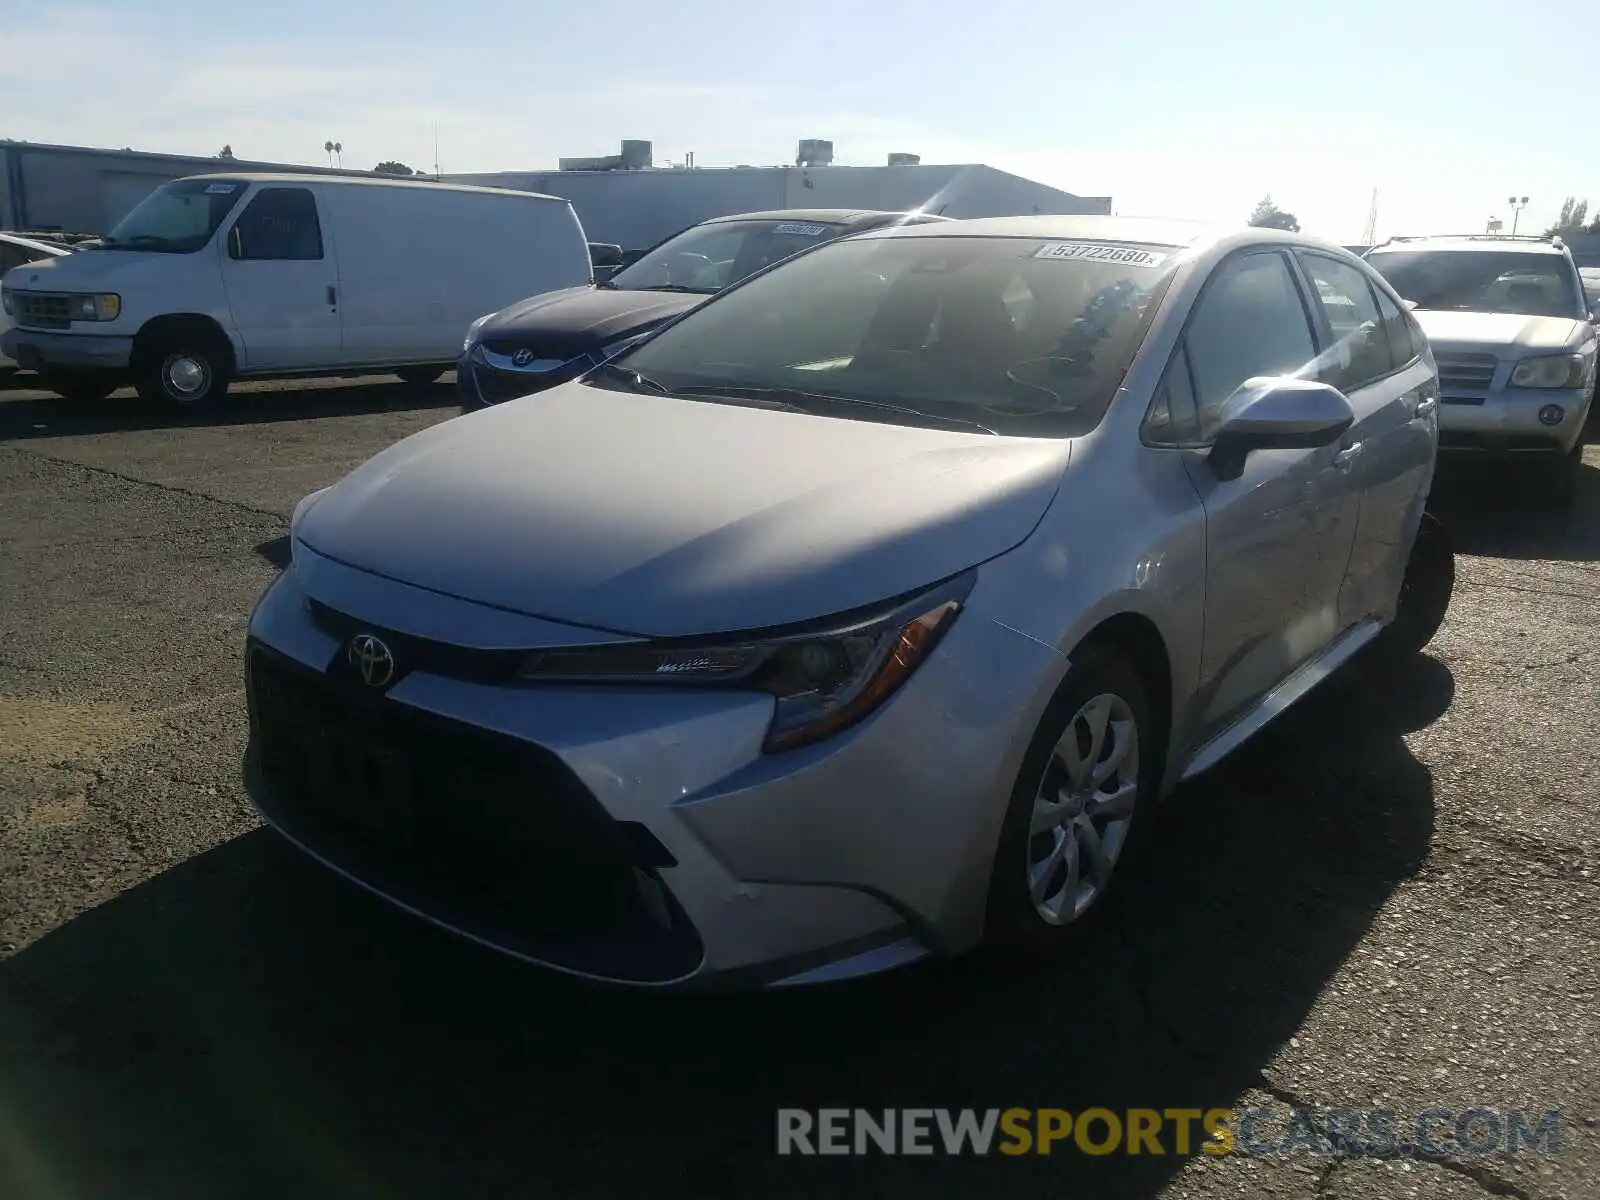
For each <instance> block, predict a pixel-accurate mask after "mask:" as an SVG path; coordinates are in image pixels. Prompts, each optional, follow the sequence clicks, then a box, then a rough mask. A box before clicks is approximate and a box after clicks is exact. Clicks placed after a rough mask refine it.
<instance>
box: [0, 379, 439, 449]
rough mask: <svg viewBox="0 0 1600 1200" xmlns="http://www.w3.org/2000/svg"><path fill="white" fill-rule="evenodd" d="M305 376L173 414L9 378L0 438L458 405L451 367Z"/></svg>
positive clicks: (127, 395) (122, 394)
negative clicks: (430, 373)
mask: <svg viewBox="0 0 1600 1200" xmlns="http://www.w3.org/2000/svg"><path fill="white" fill-rule="evenodd" d="M21 379H23V380H26V379H28V377H27V376H22V377H21ZM305 382H306V383H307V384H309V385H310V386H292V385H291V386H271V387H269V386H252V385H248V384H245V385H241V386H240V389H239V390H236V391H232V392H229V393H228V394H227V395H226V396H224V397H223V398H222V399H221V400H220V401H218V402H217V403H216V404H214V405H208V406H207V407H205V408H203V409H201V410H199V411H196V412H180V413H173V412H166V411H163V410H161V409H160V408H157V407H153V406H151V405H147V404H144V403H143V402H141V401H140V400H139V398H138V397H137V396H135V395H134V394H133V392H131V391H128V390H123V391H119V392H115V393H113V394H112V395H111V396H109V397H107V398H106V399H104V400H99V401H95V402H93V403H81V402H74V401H67V400H62V399H60V398H59V397H56V396H49V395H42V394H40V393H38V392H37V391H35V390H33V389H31V388H24V387H22V386H20V383H19V381H18V379H16V378H14V379H13V380H12V382H11V386H10V388H9V391H10V393H11V394H10V395H7V394H6V392H7V389H5V388H4V387H3V385H0V440H4V439H16V440H19V441H22V440H28V439H35V438H57V437H78V436H82V435H84V434H101V433H123V432H128V431H132V430H144V429H163V428H167V427H171V426H182V427H205V426H224V425H259V424H264V423H269V422H274V421H307V420H317V419H320V418H327V417H348V416H357V415H361V414H364V413H383V412H406V411H414V410H417V409H436V408H454V409H459V408H460V398H459V397H458V396H457V395H456V391H455V375H454V373H451V374H447V375H445V377H444V378H443V379H442V380H440V381H439V382H438V383H430V384H410V383H403V382H401V381H400V380H398V379H395V378H394V377H393V376H380V377H364V378H361V379H350V380H342V379H319V380H315V381H305ZM35 386H36V381H35ZM18 393H20V394H18Z"/></svg>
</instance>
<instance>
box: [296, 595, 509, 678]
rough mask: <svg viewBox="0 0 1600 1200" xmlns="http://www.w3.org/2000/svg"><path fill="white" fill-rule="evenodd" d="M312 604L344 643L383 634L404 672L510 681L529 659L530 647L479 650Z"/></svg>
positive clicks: (319, 620)
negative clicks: (360, 636) (370, 621)
mask: <svg viewBox="0 0 1600 1200" xmlns="http://www.w3.org/2000/svg"><path fill="white" fill-rule="evenodd" d="M309 605H310V609H311V619H312V620H313V621H315V622H316V623H317V625H318V626H319V627H321V629H322V630H323V632H325V633H327V634H329V635H330V636H332V637H334V638H336V639H338V640H339V642H340V643H347V642H349V640H350V639H351V638H353V637H355V636H356V635H358V634H362V633H370V634H375V635H376V636H378V637H380V638H382V639H383V640H384V642H385V643H386V644H387V645H388V646H389V649H390V650H392V651H393V652H394V656H395V662H396V664H398V666H399V669H400V670H401V671H402V672H404V671H426V672H428V674H430V675H443V676H445V677H446V678H449V679H465V680H468V681H470V682H473V683H490V684H493V683H510V682H512V681H513V680H514V679H516V677H517V672H518V670H519V669H520V668H521V667H522V664H523V663H525V662H526V661H527V659H528V651H526V650H478V649H473V648H471V647H468V646H456V645H452V644H450V643H448V642H437V641H434V640H433V639H431V638H421V637H415V636H413V635H412V634H408V633H397V632H395V631H394V630H392V629H385V628H383V627H382V626H381V625H373V624H370V623H368V622H366V621H362V620H359V619H358V618H356V617H352V616H350V615H349V614H347V613H342V612H340V611H339V610H338V609H335V608H330V607H329V606H328V605H326V604H324V603H322V601H320V600H312V601H310V602H309Z"/></svg>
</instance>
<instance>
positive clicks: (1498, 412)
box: [1439, 387, 1592, 456]
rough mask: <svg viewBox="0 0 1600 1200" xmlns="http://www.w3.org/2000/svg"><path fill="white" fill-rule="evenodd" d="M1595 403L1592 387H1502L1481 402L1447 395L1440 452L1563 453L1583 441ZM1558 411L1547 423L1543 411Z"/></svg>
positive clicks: (1441, 410)
mask: <svg viewBox="0 0 1600 1200" xmlns="http://www.w3.org/2000/svg"><path fill="white" fill-rule="evenodd" d="M1591 402H1592V391H1591V390H1590V389H1581V388H1575V389H1556V388H1510V387H1507V388H1499V389H1496V390H1494V391H1492V392H1490V393H1489V394H1488V395H1487V396H1486V397H1483V398H1481V399H1477V398H1475V399H1472V400H1461V399H1455V398H1452V397H1450V396H1449V395H1448V394H1447V395H1446V396H1445V399H1444V402H1443V403H1442V404H1441V405H1440V406H1439V449H1440V450H1441V451H1442V452H1445V453H1454V454H1461V455H1471V454H1478V455H1497V456H1499V455H1503V456H1515V455H1522V454H1532V455H1539V454H1552V453H1554V454H1564V453H1566V452H1568V451H1570V450H1571V449H1572V447H1573V446H1575V445H1576V444H1577V443H1578V439H1579V438H1580V437H1581V436H1582V433H1583V428H1584V424H1585V422H1586V421H1587V420H1588V417H1589V406H1590V404H1591ZM1550 408H1559V409H1560V410H1561V420H1560V421H1558V422H1557V423H1555V424H1546V423H1545V422H1544V421H1543V420H1541V419H1540V415H1539V414H1540V413H1541V412H1542V411H1544V410H1546V409H1550Z"/></svg>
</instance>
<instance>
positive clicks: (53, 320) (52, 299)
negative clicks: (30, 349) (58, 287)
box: [11, 292, 72, 329]
mask: <svg viewBox="0 0 1600 1200" xmlns="http://www.w3.org/2000/svg"><path fill="white" fill-rule="evenodd" d="M11 304H12V307H13V308H14V309H15V310H16V312H15V315H14V317H13V319H14V320H15V321H16V324H17V327H18V328H19V329H70V328H71V327H72V316H71V313H72V308H71V302H70V301H69V300H68V299H67V297H65V296H46V295H41V294H40V293H38V292H12V293H11Z"/></svg>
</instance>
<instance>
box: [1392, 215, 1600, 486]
mask: <svg viewBox="0 0 1600 1200" xmlns="http://www.w3.org/2000/svg"><path fill="white" fill-rule="evenodd" d="M1366 257H1367V262H1368V263H1369V264H1371V265H1372V266H1374V267H1376V268H1377V269H1378V270H1379V271H1380V272H1381V273H1382V274H1383V275H1384V277H1385V278H1386V279H1388V281H1389V282H1390V284H1392V285H1393V286H1394V289H1395V290H1396V291H1397V292H1399V293H1400V295H1401V296H1403V297H1404V298H1405V299H1406V300H1407V302H1408V303H1409V304H1410V305H1411V306H1412V308H1413V310H1414V313H1415V315H1416V318H1417V321H1418V323H1419V324H1420V325H1421V326H1422V329H1423V331H1424V332H1425V333H1426V334H1427V335H1428V341H1429V343H1430V344H1431V345H1432V347H1433V354H1434V358H1435V359H1436V360H1437V362H1438V364H1439V388H1440V392H1441V399H1442V402H1443V404H1442V407H1441V409H1440V416H1439V449H1440V450H1441V451H1442V452H1460V453H1466V454H1477V455H1497V456H1502V457H1506V458H1511V457H1517V458H1525V459H1527V460H1529V465H1530V466H1533V467H1534V468H1535V470H1536V472H1537V474H1536V476H1535V478H1536V479H1537V481H1538V483H1539V486H1540V489H1541V490H1542V491H1544V492H1545V493H1546V494H1547V495H1548V496H1549V498H1551V499H1553V500H1557V501H1559V502H1565V501H1567V500H1570V498H1571V496H1572V491H1573V485H1574V483H1575V481H1576V478H1577V474H1578V470H1579V467H1580V464H1581V462H1582V455H1583V431H1584V425H1585V423H1586V421H1587V420H1588V417H1589V409H1590V405H1591V404H1592V402H1593V399H1594V391H1595V356H1596V329H1595V326H1596V324H1597V323H1600V305H1597V306H1596V307H1594V308H1591V307H1590V301H1589V300H1588V299H1587V298H1586V296H1585V294H1584V287H1583V282H1582V280H1581V278H1580V277H1579V274H1578V269H1577V267H1576V266H1575V265H1574V264H1573V261H1572V255H1571V254H1570V253H1569V252H1568V250H1567V248H1566V246H1565V245H1563V244H1562V242H1561V239H1560V238H1543V237H1505V236H1494V237H1490V236H1464V237H1429V238H1393V239H1391V240H1390V241H1388V242H1385V243H1383V244H1382V245H1380V246H1376V247H1374V248H1373V249H1372V250H1370V251H1369V252H1368V253H1367V256H1366ZM1552 466H1554V467H1555V468H1556V469H1554V470H1551V469H1550V468H1551V467H1552Z"/></svg>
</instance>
